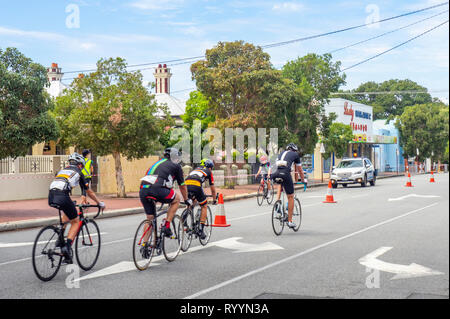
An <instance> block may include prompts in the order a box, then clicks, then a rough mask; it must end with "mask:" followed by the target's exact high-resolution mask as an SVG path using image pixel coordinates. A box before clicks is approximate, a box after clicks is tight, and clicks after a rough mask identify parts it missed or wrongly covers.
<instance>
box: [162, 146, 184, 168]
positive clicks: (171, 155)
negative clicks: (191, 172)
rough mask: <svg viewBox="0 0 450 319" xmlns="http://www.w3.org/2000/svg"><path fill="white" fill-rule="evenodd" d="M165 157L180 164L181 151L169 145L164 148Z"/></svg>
mask: <svg viewBox="0 0 450 319" xmlns="http://www.w3.org/2000/svg"><path fill="white" fill-rule="evenodd" d="M164 157H165V158H167V159H170V160H171V161H172V162H174V163H176V164H179V163H180V162H181V151H180V150H179V149H177V148H175V147H168V148H166V149H165V150H164Z"/></svg>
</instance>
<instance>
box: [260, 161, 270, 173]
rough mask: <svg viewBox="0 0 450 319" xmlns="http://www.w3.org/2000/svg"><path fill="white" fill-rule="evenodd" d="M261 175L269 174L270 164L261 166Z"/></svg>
mask: <svg viewBox="0 0 450 319" xmlns="http://www.w3.org/2000/svg"><path fill="white" fill-rule="evenodd" d="M260 167H261V174H263V175H265V174H268V173H269V168H270V163H269V162H267V163H266V164H261V165H260Z"/></svg>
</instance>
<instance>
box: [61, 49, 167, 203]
mask: <svg viewBox="0 0 450 319" xmlns="http://www.w3.org/2000/svg"><path fill="white" fill-rule="evenodd" d="M126 66H127V65H126V63H125V60H124V59H121V58H115V59H113V58H110V59H107V60H105V59H101V60H100V61H98V62H97V71H95V72H94V73H91V74H89V75H87V76H85V77H82V78H78V79H76V80H74V82H73V83H72V85H71V87H70V89H69V90H68V91H67V92H66V94H65V95H64V96H61V97H59V98H58V99H57V101H56V108H55V116H56V118H57V120H58V124H59V125H60V128H61V136H62V138H61V140H60V144H62V145H74V146H76V147H79V148H89V149H93V150H95V152H96V153H97V154H98V155H101V156H104V155H109V154H112V156H113V158H114V162H115V170H116V182H117V195H118V196H119V197H126V193H125V186H124V181H123V176H122V164H121V159H120V155H121V154H122V155H124V156H125V157H126V158H127V159H139V158H143V157H145V156H148V155H150V154H151V152H152V151H155V150H158V149H160V148H161V145H160V143H159V137H160V136H161V135H162V134H163V133H164V130H165V128H166V127H167V126H169V125H170V124H171V123H172V121H171V119H170V117H169V116H168V113H167V108H166V107H161V106H158V105H157V104H156V102H155V100H154V96H153V95H151V94H150V93H149V91H148V90H147V88H145V87H144V86H143V84H142V74H141V73H140V72H139V71H133V72H128V71H127V70H126Z"/></svg>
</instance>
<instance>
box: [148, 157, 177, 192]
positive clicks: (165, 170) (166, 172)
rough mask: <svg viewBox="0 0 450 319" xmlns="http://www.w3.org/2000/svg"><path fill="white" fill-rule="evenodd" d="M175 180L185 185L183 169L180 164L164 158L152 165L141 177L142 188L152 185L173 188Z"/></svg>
mask: <svg viewBox="0 0 450 319" xmlns="http://www.w3.org/2000/svg"><path fill="white" fill-rule="evenodd" d="M174 180H176V181H177V183H178V185H180V186H181V185H184V176H183V169H182V168H181V165H180V164H175V163H174V162H172V161H170V160H168V159H167V158H164V159H162V160H160V161H158V162H156V163H155V164H153V166H152V167H150V169H149V170H148V171H147V174H146V175H145V176H144V177H143V178H142V179H141V188H149V187H150V186H151V185H154V186H159V187H165V188H172V187H173V182H174Z"/></svg>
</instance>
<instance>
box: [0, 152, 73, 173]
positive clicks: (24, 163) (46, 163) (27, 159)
mask: <svg viewBox="0 0 450 319" xmlns="http://www.w3.org/2000/svg"><path fill="white" fill-rule="evenodd" d="M55 157H59V158H60V159H61V168H64V167H65V166H66V165H67V163H68V158H69V156H68V155H40V156H36V155H34V156H31V155H27V156H21V157H17V158H15V159H13V158H5V159H1V160H0V174H41V173H53V160H54V158H55Z"/></svg>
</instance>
